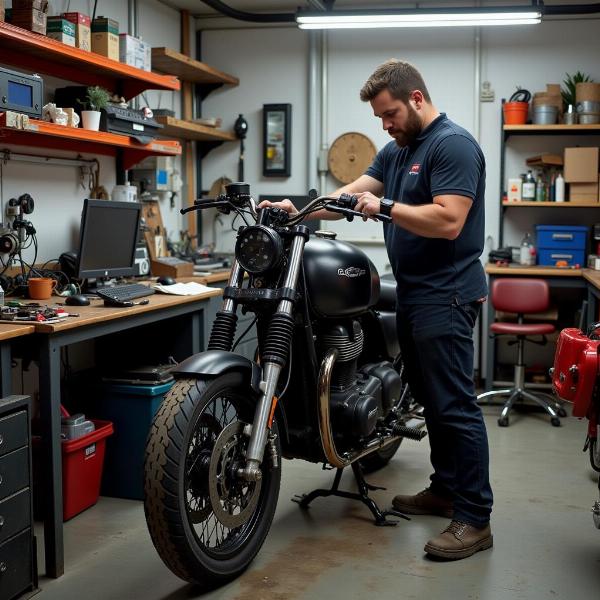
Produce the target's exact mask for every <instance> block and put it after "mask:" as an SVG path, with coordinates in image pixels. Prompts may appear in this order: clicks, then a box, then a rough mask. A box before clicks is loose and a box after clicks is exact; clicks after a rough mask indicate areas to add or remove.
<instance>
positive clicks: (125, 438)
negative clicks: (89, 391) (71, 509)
mask: <svg viewBox="0 0 600 600" xmlns="http://www.w3.org/2000/svg"><path fill="white" fill-rule="evenodd" d="M173 383H174V381H169V382H167V383H162V384H159V385H130V384H116V383H115V384H113V383H105V384H103V386H102V389H101V392H100V397H99V399H98V403H97V405H96V410H95V414H96V415H97V416H98V417H99V418H103V419H107V420H109V421H112V423H113V427H114V435H112V437H110V438H109V439H108V440H107V444H106V456H105V458H104V472H103V475H102V486H101V488H100V494H101V495H102V496H116V497H117V498H131V499H134V500H142V499H143V498H144V451H145V447H146V437H147V436H148V432H149V431H150V426H151V425H152V419H153V418H154V415H155V414H156V411H157V410H158V408H159V406H160V405H161V403H162V401H163V398H164V395H165V394H166V393H167V392H168V391H169V390H170V389H171V387H172V385H173Z"/></svg>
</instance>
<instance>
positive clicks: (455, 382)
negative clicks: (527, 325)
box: [397, 302, 493, 527]
mask: <svg viewBox="0 0 600 600" xmlns="http://www.w3.org/2000/svg"><path fill="white" fill-rule="evenodd" d="M480 306H481V305H480V304H479V303H476V302H473V303H470V304H463V305H459V304H456V303H454V304H452V305H431V304H428V305H403V306H400V307H399V308H398V310H397V324H398V337H399V341H400V349H401V351H402V358H403V361H404V366H405V374H406V380H407V381H408V384H409V385H410V388H411V391H412V393H413V396H414V398H415V400H416V401H417V402H419V404H421V405H422V406H423V407H424V409H425V422H426V423H427V431H428V433H429V444H430V446H431V464H432V465H433V471H434V472H433V474H432V475H431V485H430V488H431V491H432V492H433V493H435V494H437V495H439V496H442V497H446V498H449V499H451V500H453V502H454V518H455V519H457V520H459V521H464V522H466V523H469V524H471V525H474V526H476V527H484V526H485V525H486V524H487V523H488V522H489V520H490V513H491V510H492V500H493V497H492V488H491V486H490V481H489V451H488V440H487V431H486V428H485V423H484V421H483V415H482V413H481V409H480V408H479V406H478V405H477V402H476V397H475V386H474V383H473V354H474V350H473V327H474V325H475V321H476V320H477V316H478V314H479V311H480Z"/></svg>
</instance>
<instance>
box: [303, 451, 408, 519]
mask: <svg viewBox="0 0 600 600" xmlns="http://www.w3.org/2000/svg"><path fill="white" fill-rule="evenodd" d="M351 466H352V472H353V473H354V477H355V479H356V483H357V485H358V493H355V492H345V491H343V490H340V489H339V485H340V480H341V478H342V472H343V471H344V469H337V471H336V473H335V477H334V479H333V484H332V486H331V489H329V490H323V489H316V490H313V491H312V492H310V493H308V494H302V495H301V496H295V497H294V498H292V501H293V502H297V503H298V504H299V505H300V506H301V507H302V508H308V505H309V504H310V503H311V502H312V501H313V500H314V499H315V498H320V497H327V496H340V497H341V498H350V499H351V500H360V501H361V502H362V503H363V504H365V505H366V507H367V508H368V509H369V510H370V511H371V513H372V514H373V516H374V517H375V525H379V526H395V525H397V524H398V521H390V520H388V519H387V517H388V516H394V517H400V518H401V519H406V520H407V521H410V517H407V516H406V515H405V514H403V513H401V512H398V511H397V510H394V509H389V510H384V511H382V510H381V509H380V508H379V506H377V504H376V503H375V501H374V500H373V498H371V497H370V496H369V491H372V490H385V488H384V487H379V486H376V485H371V484H370V483H367V482H366V481H365V478H364V475H363V472H362V469H361V467H360V464H359V463H358V461H357V462H353V463H352V465H351Z"/></svg>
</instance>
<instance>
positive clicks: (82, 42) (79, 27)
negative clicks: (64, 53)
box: [61, 12, 92, 52]
mask: <svg viewBox="0 0 600 600" xmlns="http://www.w3.org/2000/svg"><path fill="white" fill-rule="evenodd" d="M61 17H62V18H63V19H66V20H67V21H70V22H71V23H73V24H74V25H75V45H76V46H77V47H78V48H81V49H82V50H87V51H88V52H89V51H91V49H92V31H91V27H90V26H91V22H92V20H91V19H90V17H89V16H88V15H86V14H84V13H80V12H65V13H62V14H61Z"/></svg>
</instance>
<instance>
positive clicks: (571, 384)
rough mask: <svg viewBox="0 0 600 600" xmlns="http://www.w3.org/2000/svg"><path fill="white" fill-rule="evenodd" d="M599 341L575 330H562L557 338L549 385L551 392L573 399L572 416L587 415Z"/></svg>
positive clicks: (591, 394)
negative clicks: (550, 384)
mask: <svg viewBox="0 0 600 600" xmlns="http://www.w3.org/2000/svg"><path fill="white" fill-rule="evenodd" d="M599 346H600V340H591V339H590V338H589V337H587V336H586V335H585V334H584V333H582V332H581V330H579V329H575V328H569V329H563V330H562V331H561V332H560V336H559V338H558V344H557V346H556V354H555V355H554V369H553V371H552V387H553V388H554V391H555V393H556V394H557V395H558V396H559V397H560V398H562V399H563V400H566V401H568V402H573V416H574V417H590V416H591V415H590V412H589V411H590V405H591V402H592V398H593V394H594V387H595V385H596V380H597V378H598V372H599V362H598V347H599Z"/></svg>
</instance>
